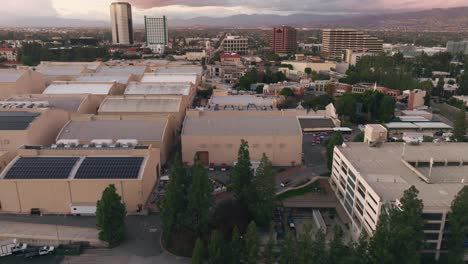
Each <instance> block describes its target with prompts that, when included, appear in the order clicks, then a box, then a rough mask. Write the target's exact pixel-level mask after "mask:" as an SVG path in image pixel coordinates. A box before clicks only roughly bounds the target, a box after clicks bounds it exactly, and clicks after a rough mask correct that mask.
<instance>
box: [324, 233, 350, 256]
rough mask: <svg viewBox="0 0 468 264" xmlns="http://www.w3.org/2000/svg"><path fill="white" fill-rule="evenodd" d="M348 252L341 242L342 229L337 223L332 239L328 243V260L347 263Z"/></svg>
mask: <svg viewBox="0 0 468 264" xmlns="http://www.w3.org/2000/svg"><path fill="white" fill-rule="evenodd" d="M348 254H349V252H348V248H347V246H346V245H345V244H344V243H343V230H342V229H341V227H340V226H338V225H337V226H335V230H334V236H333V240H332V241H331V243H330V250H329V252H328V262H329V263H336V264H340V263H347V262H348V260H347V258H348V257H349V255H348Z"/></svg>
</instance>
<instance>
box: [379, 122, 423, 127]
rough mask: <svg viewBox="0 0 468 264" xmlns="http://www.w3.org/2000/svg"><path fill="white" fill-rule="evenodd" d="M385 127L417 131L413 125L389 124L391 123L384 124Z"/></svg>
mask: <svg viewBox="0 0 468 264" xmlns="http://www.w3.org/2000/svg"><path fill="white" fill-rule="evenodd" d="M385 126H386V127H387V128H389V129H405V128H410V129H417V128H418V127H417V126H416V125H415V124H413V123H406V122H391V123H387V124H385Z"/></svg>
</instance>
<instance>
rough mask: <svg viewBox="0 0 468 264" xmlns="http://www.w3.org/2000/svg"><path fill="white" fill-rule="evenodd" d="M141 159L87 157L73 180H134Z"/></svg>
mask: <svg viewBox="0 0 468 264" xmlns="http://www.w3.org/2000/svg"><path fill="white" fill-rule="evenodd" d="M143 159H144V158H143V157H87V158H85V159H84V160H83V162H82V163H81V166H80V168H79V169H78V171H77V173H76V175H75V179H136V178H138V174H139V172H140V167H141V164H142V163H143Z"/></svg>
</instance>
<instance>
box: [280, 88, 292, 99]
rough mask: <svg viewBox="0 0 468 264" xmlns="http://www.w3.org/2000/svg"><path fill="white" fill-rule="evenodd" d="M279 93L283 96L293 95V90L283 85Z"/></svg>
mask: <svg viewBox="0 0 468 264" xmlns="http://www.w3.org/2000/svg"><path fill="white" fill-rule="evenodd" d="M280 95H282V96H284V97H293V96H294V92H293V90H292V89H291V88H289V87H284V88H283V89H281V92H280Z"/></svg>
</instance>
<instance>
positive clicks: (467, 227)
mask: <svg viewBox="0 0 468 264" xmlns="http://www.w3.org/2000/svg"><path fill="white" fill-rule="evenodd" d="M449 221H450V226H449V230H450V238H449V247H448V263H449V264H463V263H464V262H463V255H464V246H463V242H464V241H465V236H466V234H468V186H466V185H465V186H463V188H462V189H461V191H460V192H459V193H458V194H457V196H456V197H455V199H454V200H453V201H452V207H451V213H450V214H449Z"/></svg>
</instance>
